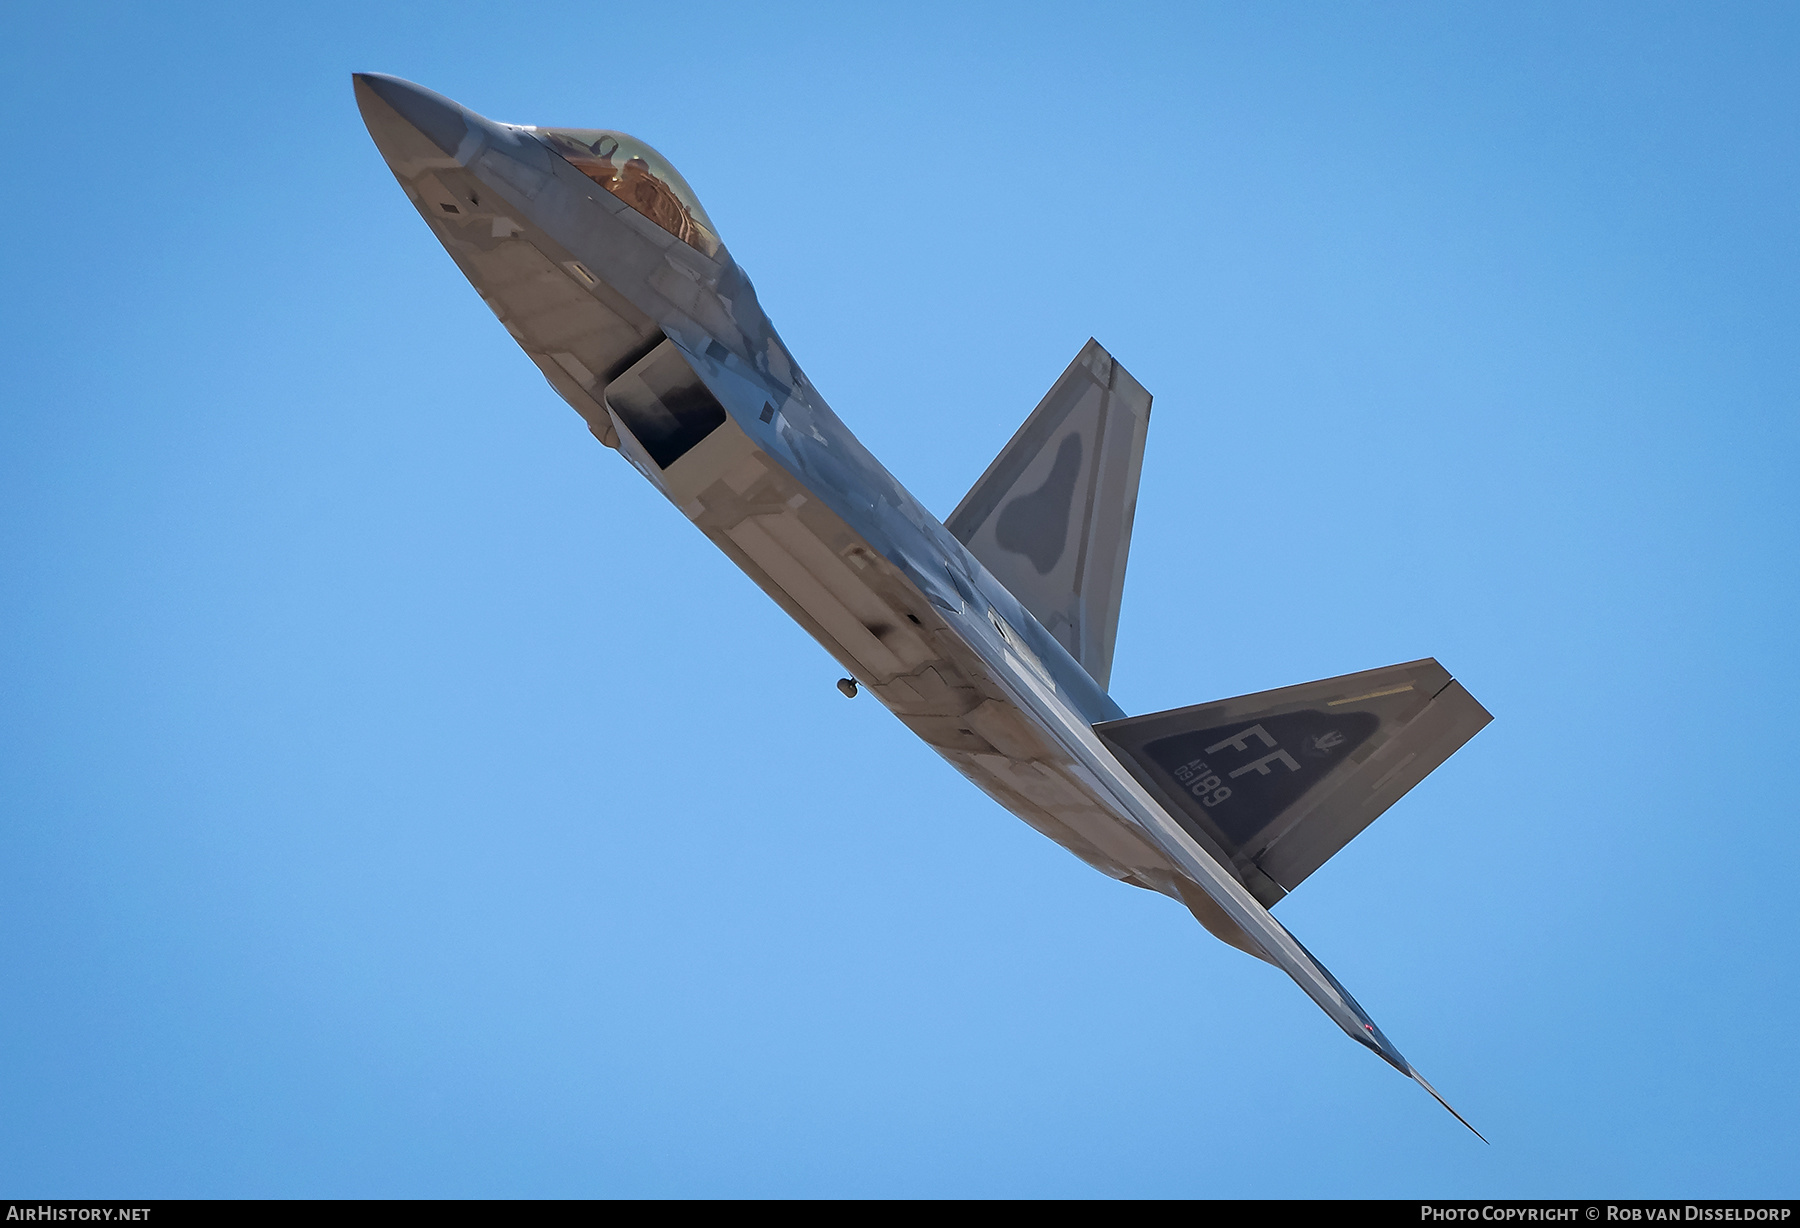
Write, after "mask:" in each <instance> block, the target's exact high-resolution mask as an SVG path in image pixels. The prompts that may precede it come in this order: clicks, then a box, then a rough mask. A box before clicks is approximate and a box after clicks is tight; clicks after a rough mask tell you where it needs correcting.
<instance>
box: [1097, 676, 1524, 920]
mask: <svg viewBox="0 0 1800 1228" xmlns="http://www.w3.org/2000/svg"><path fill="white" fill-rule="evenodd" d="M1492 719H1493V717H1491V716H1489V715H1488V713H1487V711H1486V709H1484V708H1483V707H1482V706H1481V705H1480V704H1479V703H1477V702H1475V699H1474V697H1472V696H1471V695H1470V694H1469V693H1468V692H1467V691H1465V690H1464V689H1463V688H1462V684H1461V683H1459V682H1457V681H1456V680H1455V679H1453V678H1452V677H1450V674H1449V673H1448V671H1446V670H1445V669H1444V667H1443V666H1441V665H1439V664H1438V663H1437V662H1436V661H1434V660H1432V659H1430V658H1426V659H1425V660H1423V661H1413V662H1410V663H1408V664H1406V665H1390V666H1388V667H1387V668H1385V669H1371V670H1365V671H1363V672H1362V673H1359V674H1345V675H1344V676H1343V677H1341V678H1326V679H1324V680H1323V681H1320V682H1307V683H1302V684H1301V685H1299V686H1290V687H1283V688H1281V689H1280V690H1276V691H1262V692H1259V693H1257V694H1255V695H1240V696H1238V697H1237V698H1236V699H1222V700H1218V701H1217V702H1214V703H1210V704H1198V705H1196V706H1194V707H1192V708H1176V709H1174V710H1172V711H1169V712H1155V713H1152V714H1150V715H1149V716H1132V717H1126V718H1125V719H1124V720H1119V721H1108V722H1106V723H1105V724H1102V725H1096V726H1095V727H1094V728H1095V732H1097V733H1098V734H1099V735H1100V736H1101V738H1103V739H1104V740H1105V741H1106V742H1107V744H1108V745H1110V746H1111V747H1112V749H1113V751H1114V752H1115V753H1116V754H1117V755H1118V756H1119V761H1120V762H1121V763H1123V764H1124V765H1125V767H1126V768H1127V769H1128V770H1129V771H1130V772H1131V774H1132V775H1133V776H1135V777H1137V779H1138V783H1140V784H1142V785H1143V786H1144V787H1145V788H1146V789H1148V790H1150V792H1151V793H1152V794H1153V795H1154V796H1156V797H1157V798H1158V799H1159V800H1160V801H1161V802H1162V803H1163V805H1164V806H1165V807H1166V808H1167V809H1168V811H1169V813H1170V814H1172V815H1173V816H1175V818H1176V819H1177V820H1178V821H1179V822H1180V823H1181V825H1182V826H1183V827H1185V828H1187V829H1188V832H1189V834H1190V835H1192V836H1194V838H1195V839H1196V840H1197V841H1198V842H1199V843H1200V844H1201V846H1202V847H1204V848H1206V849H1207V850H1208V851H1209V852H1211V853H1212V854H1213V855H1214V856H1215V857H1220V859H1221V860H1224V861H1226V862H1227V863H1228V864H1230V865H1231V866H1232V867H1233V869H1234V870H1235V871H1236V872H1237V875H1238V877H1239V879H1240V880H1241V881H1242V882H1243V884H1244V886H1245V887H1247V888H1248V889H1249V891H1250V894H1252V895H1254V896H1255V897H1256V898H1257V899H1258V900H1260V901H1261V902H1262V904H1263V906H1264V907H1269V906H1271V905H1273V904H1275V903H1276V902H1277V901H1279V900H1280V899H1281V898H1282V897H1283V896H1285V895H1287V893H1288V892H1290V891H1292V890H1293V889H1294V888H1295V887H1298V886H1299V885H1300V883H1301V881H1302V880H1303V879H1305V878H1306V876H1307V875H1309V874H1311V873H1312V872H1313V871H1314V870H1316V869H1318V868H1319V867H1320V866H1322V865H1324V864H1325V862H1326V861H1327V860H1329V859H1330V858H1331V857H1332V856H1333V855H1335V854H1336V853H1337V851H1338V850H1339V849H1341V848H1343V847H1344V845H1346V844H1348V843H1349V842H1350V841H1351V839H1352V838H1354V837H1355V836H1356V834H1357V833H1358V832H1360V831H1362V829H1363V828H1365V827H1367V826H1368V825H1369V824H1370V823H1373V822H1374V821H1375V820H1376V818H1378V817H1379V816H1380V815H1381V813H1382V812H1383V811H1385V810H1386V809H1387V808H1388V807H1389V806H1392V805H1393V804H1394V803H1395V802H1397V801H1399V800H1400V798H1401V796H1402V795H1404V794H1405V793H1406V791H1407V790H1409V789H1411V788H1412V787H1413V786H1414V785H1416V784H1418V783H1419V782H1420V781H1421V780H1423V779H1425V777H1426V776H1427V775H1428V774H1429V773H1430V772H1431V771H1432V770H1433V769H1434V768H1436V767H1437V766H1438V765H1439V764H1441V763H1443V762H1444V760H1446V759H1448V758H1449V757H1450V756H1451V755H1452V754H1453V753H1454V752H1455V751H1456V750H1457V748H1458V747H1460V746H1462V744H1463V743H1464V742H1467V741H1468V740H1469V739H1470V738H1472V737H1474V736H1475V734H1476V733H1477V732H1478V731H1479V730H1480V729H1481V727H1482V726H1484V725H1486V724H1487V723H1488V722H1489V721H1490V720H1492ZM1221 854H1222V856H1221Z"/></svg>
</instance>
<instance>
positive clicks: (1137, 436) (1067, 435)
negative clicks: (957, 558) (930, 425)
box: [944, 340, 1150, 688]
mask: <svg viewBox="0 0 1800 1228" xmlns="http://www.w3.org/2000/svg"><path fill="white" fill-rule="evenodd" d="M1149 427H1150V394H1149V393H1148V392H1145V391H1144V387H1143V385H1142V384H1140V383H1138V382H1137V381H1136V380H1134V379H1132V378H1131V375H1130V374H1129V373H1128V372H1127V371H1126V370H1125V368H1123V367H1121V366H1119V365H1118V364H1117V363H1116V362H1114V361H1113V359H1112V355H1110V354H1108V353H1107V352H1106V351H1105V350H1103V349H1101V348H1100V343H1099V342H1097V341H1092V340H1090V341H1089V342H1088V343H1087V344H1086V345H1085V346H1083V347H1082V349H1081V353H1079V354H1077V355H1076V356H1075V361H1074V362H1072V363H1070V364H1069V368H1068V370H1066V371H1064V372H1063V373H1062V376H1061V378H1059V379H1058V380H1057V381H1056V383H1055V384H1054V385H1053V386H1052V387H1051V389H1050V391H1049V393H1047V394H1046V395H1045V397H1044V399H1043V400H1042V401H1040V402H1038V407H1037V408H1036V409H1034V410H1033V411H1032V412H1031V416H1030V417H1029V418H1027V419H1025V425H1024V426H1021V427H1020V428H1019V431H1018V433H1017V434H1016V435H1014V436H1013V437H1012V439H1011V440H1010V441H1008V443H1007V445H1006V446H1005V447H1004V448H1002V449H1001V450H1000V455H999V456H997V457H995V458H994V463H993V464H991V465H989V466H988V470H987V472H986V473H984V474H982V475H981V480H980V481H978V482H976V483H975V485H974V486H973V487H972V488H970V490H969V493H968V494H966V495H964V496H963V501H962V502H961V503H959V504H957V505H956V510H955V511H954V512H951V513H950V518H949V519H948V520H946V521H945V522H944V524H945V527H947V528H948V529H949V530H950V532H951V533H953V534H954V535H955V536H956V540H958V541H960V542H961V543H962V544H963V545H965V546H967V547H968V548H969V553H970V554H973V555H974V556H975V557H976V558H978V559H980V560H981V565H982V566H983V567H986V568H987V569H988V571H989V572H991V573H992V574H993V576H994V578H995V579H997V580H999V581H1000V583H1002V584H1004V585H1006V587H1007V590H1008V591H1009V592H1011V593H1012V595H1013V596H1014V597H1017V598H1018V599H1019V602H1020V604H1022V605H1023V606H1024V607H1025V608H1026V609H1028V610H1030V611H1031V613H1032V616H1033V617H1035V618H1036V619H1037V620H1038V622H1040V623H1042V624H1043V626H1044V629H1045V630H1046V631H1048V632H1049V633H1050V634H1051V635H1053V636H1055V637H1056V640H1057V642H1058V643H1060V644H1061V645H1062V646H1063V647H1064V648H1067V649H1068V650H1069V655H1070V656H1072V657H1074V658H1075V659H1076V660H1077V661H1079V662H1080V663H1081V667H1082V668H1083V669H1085V670H1086V671H1087V672H1088V676H1089V677H1091V678H1093V680H1094V681H1095V682H1098V683H1099V684H1100V685H1101V687H1102V688H1104V687H1105V686H1106V684H1107V682H1108V680H1109V679H1110V678H1111V676H1112V658H1113V640H1114V637H1115V635H1116V634H1117V632H1118V628H1119V598H1120V595H1121V594H1122V593H1123V592H1124V591H1125V558H1126V555H1127V554H1128V553H1129V552H1130V550H1131V522H1132V518H1133V517H1134V516H1135V515H1136V513H1137V493H1138V474H1139V473H1140V472H1141V471H1142V469H1143V464H1144V438H1145V434H1146V433H1147V431H1148V430H1149Z"/></svg>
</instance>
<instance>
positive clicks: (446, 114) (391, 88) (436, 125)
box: [350, 72, 469, 154]
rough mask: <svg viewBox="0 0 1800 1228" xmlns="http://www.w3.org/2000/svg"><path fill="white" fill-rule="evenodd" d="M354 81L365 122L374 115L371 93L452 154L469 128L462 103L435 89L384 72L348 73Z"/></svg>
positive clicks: (372, 125)
mask: <svg viewBox="0 0 1800 1228" xmlns="http://www.w3.org/2000/svg"><path fill="white" fill-rule="evenodd" d="M350 75H351V78H352V79H353V81H354V82H355V85H356V101H357V105H358V107H359V108H361V110H362V112H363V119H364V121H365V122H370V126H371V128H373V127H374V124H373V123H372V122H371V121H372V120H373V119H374V117H373V116H371V115H370V114H369V107H368V102H369V99H370V98H371V97H374V98H379V99H380V100H381V101H382V102H384V103H386V104H387V106H388V107H389V108H391V109H392V110H393V111H394V113H395V114H397V115H399V116H400V118H401V119H404V120H405V121H406V122H407V123H409V124H411V125H412V126H413V127H414V128H417V129H418V130H419V131H420V132H421V133H423V134H424V135H425V136H426V137H427V138H428V139H429V140H430V141H431V143H432V144H433V145H436V146H437V147H438V148H439V149H441V150H443V151H444V152H445V153H447V154H454V153H455V152H456V149H457V146H459V145H461V144H462V139H463V137H464V136H465V135H467V134H468V131H469V121H468V118H467V113H466V112H465V111H464V110H463V108H462V107H460V106H458V105H457V104H456V103H454V102H451V101H450V100H449V99H448V98H446V97H444V96H443V95H442V94H439V93H434V92H433V91H431V90H428V89H426V88H425V87H424V86H422V85H414V84H413V83H412V82H411V81H403V80H401V79H400V78H399V77H390V76H388V75H387V74H386V73H378V72H359V73H352V74H350Z"/></svg>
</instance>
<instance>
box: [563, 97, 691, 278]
mask: <svg viewBox="0 0 1800 1228" xmlns="http://www.w3.org/2000/svg"><path fill="white" fill-rule="evenodd" d="M533 131H534V132H536V133H537V134H538V135H539V136H540V137H542V138H543V139H544V140H546V141H548V142H549V143H550V148H552V149H554V150H555V151H556V152H557V153H559V154H561V155H562V156H563V157H564V158H565V159H566V160H567V161H568V162H569V163H571V164H572V165H573V166H574V167H575V169H577V170H579V171H580V172H581V173H582V174H584V175H586V176H587V177H588V178H589V179H592V180H593V181H594V182H595V183H597V184H599V185H600V186H601V187H603V188H605V189H606V190H607V191H608V192H611V193H612V194H613V195H614V196H617V197H618V198H619V199H620V200H622V201H624V202H625V203H626V204H628V205H630V206H631V207H632V208H633V209H636V210H637V211H638V212H639V213H641V214H643V215H644V216H645V217H647V218H649V219H650V220H651V221H653V222H655V223H656V224H657V225H658V226H661V227H662V228H663V229H664V230H666V231H668V232H669V233H670V234H672V235H674V236H675V237H676V238H677V239H680V240H681V241H682V242H683V243H686V244H687V245H688V246H689V247H692V248H694V249H695V250H697V251H700V252H704V253H705V254H706V255H707V256H716V255H718V254H719V247H720V244H719V232H718V231H717V230H716V229H714V227H713V224H712V219H711V218H709V217H707V216H706V210H704V209H702V208H701V207H700V199H699V197H697V196H695V195H694V189H692V188H690V187H688V185H687V180H685V179H683V178H682V177H681V176H680V175H679V174H677V173H676V170H675V168H674V167H672V166H670V165H669V161H668V159H667V158H664V157H663V156H662V155H661V154H659V153H657V152H656V151H655V150H654V149H652V148H650V147H649V146H648V145H646V144H644V143H643V142H642V141H640V140H638V139H637V138H636V137H630V136H626V135H625V134H624V133H623V132H612V131H609V130H607V129H605V128H535V129H533Z"/></svg>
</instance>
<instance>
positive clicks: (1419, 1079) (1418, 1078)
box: [1410, 1070, 1493, 1147]
mask: <svg viewBox="0 0 1800 1228" xmlns="http://www.w3.org/2000/svg"><path fill="white" fill-rule="evenodd" d="M1410 1073H1411V1074H1412V1077H1413V1082H1415V1083H1417V1084H1418V1085H1419V1086H1420V1087H1422V1088H1424V1089H1425V1090H1426V1091H1428V1092H1430V1093H1431V1098H1432V1099H1433V1100H1435V1101H1437V1102H1438V1103H1439V1104H1441V1105H1443V1106H1444V1108H1445V1110H1446V1111H1447V1112H1449V1114H1450V1116H1452V1117H1454V1118H1456V1120H1458V1121H1460V1122H1462V1124H1463V1126H1464V1127H1465V1128H1467V1130H1468V1131H1469V1133H1470V1134H1473V1135H1474V1136H1475V1137H1476V1138H1478V1139H1480V1140H1481V1141H1482V1142H1484V1143H1487V1135H1485V1134H1483V1133H1482V1132H1481V1131H1479V1130H1477V1129H1476V1128H1475V1127H1474V1126H1471V1125H1469V1119H1468V1118H1467V1117H1464V1116H1463V1115H1462V1114H1461V1113H1458V1112H1457V1111H1456V1110H1455V1109H1454V1108H1451V1107H1450V1102H1449V1101H1448V1100H1446V1099H1444V1098H1443V1097H1442V1096H1440V1095H1438V1090H1437V1088H1435V1087H1433V1086H1432V1085H1431V1084H1429V1083H1427V1082H1426V1081H1425V1076H1424V1075H1422V1074H1420V1073H1419V1072H1418V1071H1416V1070H1414V1071H1411V1072H1410ZM1488 1146H1490V1147H1492V1146H1493V1144H1492V1143H1488Z"/></svg>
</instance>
